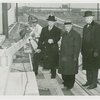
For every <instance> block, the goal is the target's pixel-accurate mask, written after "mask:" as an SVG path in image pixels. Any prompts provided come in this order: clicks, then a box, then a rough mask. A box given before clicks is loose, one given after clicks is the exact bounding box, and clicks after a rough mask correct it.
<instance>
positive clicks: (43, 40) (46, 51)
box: [28, 11, 100, 89]
mask: <svg viewBox="0 0 100 100" xmlns="http://www.w3.org/2000/svg"><path fill="white" fill-rule="evenodd" d="M93 16H94V15H93V14H92V12H91V11H86V12H85V14H84V18H85V21H86V25H85V26H84V28H83V37H82V39H81V37H80V34H79V33H78V32H77V31H75V30H74V29H73V23H72V21H71V20H66V21H65V22H64V30H63V31H62V30H61V29H59V28H58V27H56V26H55V23H56V18H55V16H54V15H49V16H48V18H47V21H48V25H47V26H46V27H43V28H42V27H41V26H40V25H38V24H37V23H38V19H37V18H33V17H32V16H30V17H29V18H28V22H29V25H30V27H31V29H32V32H31V34H30V35H31V37H33V38H35V39H34V40H36V43H37V48H36V49H35V52H34V55H33V57H32V64H33V71H34V72H35V74H36V75H37V74H38V66H39V63H40V61H41V60H42V61H43V69H50V71H51V78H53V79H54V78H56V69H58V72H59V73H60V74H61V75H62V79H63V84H64V86H65V87H66V88H67V89H71V88H73V86H74V83H75V75H76V74H77V73H78V57H79V53H80V52H81V54H82V67H83V69H84V70H86V78H87V82H86V83H85V84H83V86H87V88H88V89H94V88H96V87H97V79H98V69H99V67H100V43H99V42H100V25H99V24H97V23H96V22H94V19H93ZM38 30H39V31H38ZM30 41H31V40H30ZM59 41H61V45H60V49H59V46H58V42H59Z"/></svg>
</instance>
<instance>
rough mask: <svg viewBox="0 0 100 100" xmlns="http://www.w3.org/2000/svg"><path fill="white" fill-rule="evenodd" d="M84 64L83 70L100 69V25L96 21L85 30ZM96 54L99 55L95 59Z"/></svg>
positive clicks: (83, 45) (83, 43)
mask: <svg viewBox="0 0 100 100" xmlns="http://www.w3.org/2000/svg"><path fill="white" fill-rule="evenodd" d="M81 52H82V62H83V69H94V68H97V69H98V68H99V67H100V25H99V24H98V23H95V22H94V21H93V22H92V23H91V24H90V25H89V27H87V25H85V26H84V28H83V38H82V51H81ZM94 52H97V53H98V54H99V55H98V56H97V57H94Z"/></svg>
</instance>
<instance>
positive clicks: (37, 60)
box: [32, 53, 56, 77]
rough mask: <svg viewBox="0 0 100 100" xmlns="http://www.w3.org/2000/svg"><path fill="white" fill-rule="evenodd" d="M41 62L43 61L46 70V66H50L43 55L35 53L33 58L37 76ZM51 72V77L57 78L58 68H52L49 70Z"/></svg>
mask: <svg viewBox="0 0 100 100" xmlns="http://www.w3.org/2000/svg"><path fill="white" fill-rule="evenodd" d="M41 60H43V66H44V67H43V68H44V69H45V67H46V66H48V62H47V61H46V58H45V57H43V55H42V53H35V54H34V55H33V57H32V65H33V71H34V72H35V74H36V75H37V74H38V66H39V64H40V62H41ZM49 69H50V70H51V77H55V76H56V67H55V66H52V67H51V68H49Z"/></svg>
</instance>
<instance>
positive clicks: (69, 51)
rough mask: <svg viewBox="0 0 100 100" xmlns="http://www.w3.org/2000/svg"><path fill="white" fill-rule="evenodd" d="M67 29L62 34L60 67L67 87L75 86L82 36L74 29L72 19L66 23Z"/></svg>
mask: <svg viewBox="0 0 100 100" xmlns="http://www.w3.org/2000/svg"><path fill="white" fill-rule="evenodd" d="M64 26H65V31H64V32H63V34H62V40H61V47H60V55H59V68H58V72H59V73H60V74H62V79H63V81H64V82H63V84H64V86H65V87H66V88H67V89H71V88H73V86H74V82H75V74H77V73H78V56H79V52H80V49H81V37H80V35H79V33H78V32H76V31H75V30H74V29H73V25H72V22H71V20H67V21H66V22H65V23H64Z"/></svg>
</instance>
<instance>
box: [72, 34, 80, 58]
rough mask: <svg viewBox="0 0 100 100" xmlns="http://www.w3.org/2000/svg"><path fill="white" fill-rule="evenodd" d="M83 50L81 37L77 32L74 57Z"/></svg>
mask: <svg viewBox="0 0 100 100" xmlns="http://www.w3.org/2000/svg"><path fill="white" fill-rule="evenodd" d="M80 50H81V37H80V35H79V34H77V36H75V39H74V58H76V59H77V58H78V56H79V52H80Z"/></svg>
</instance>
